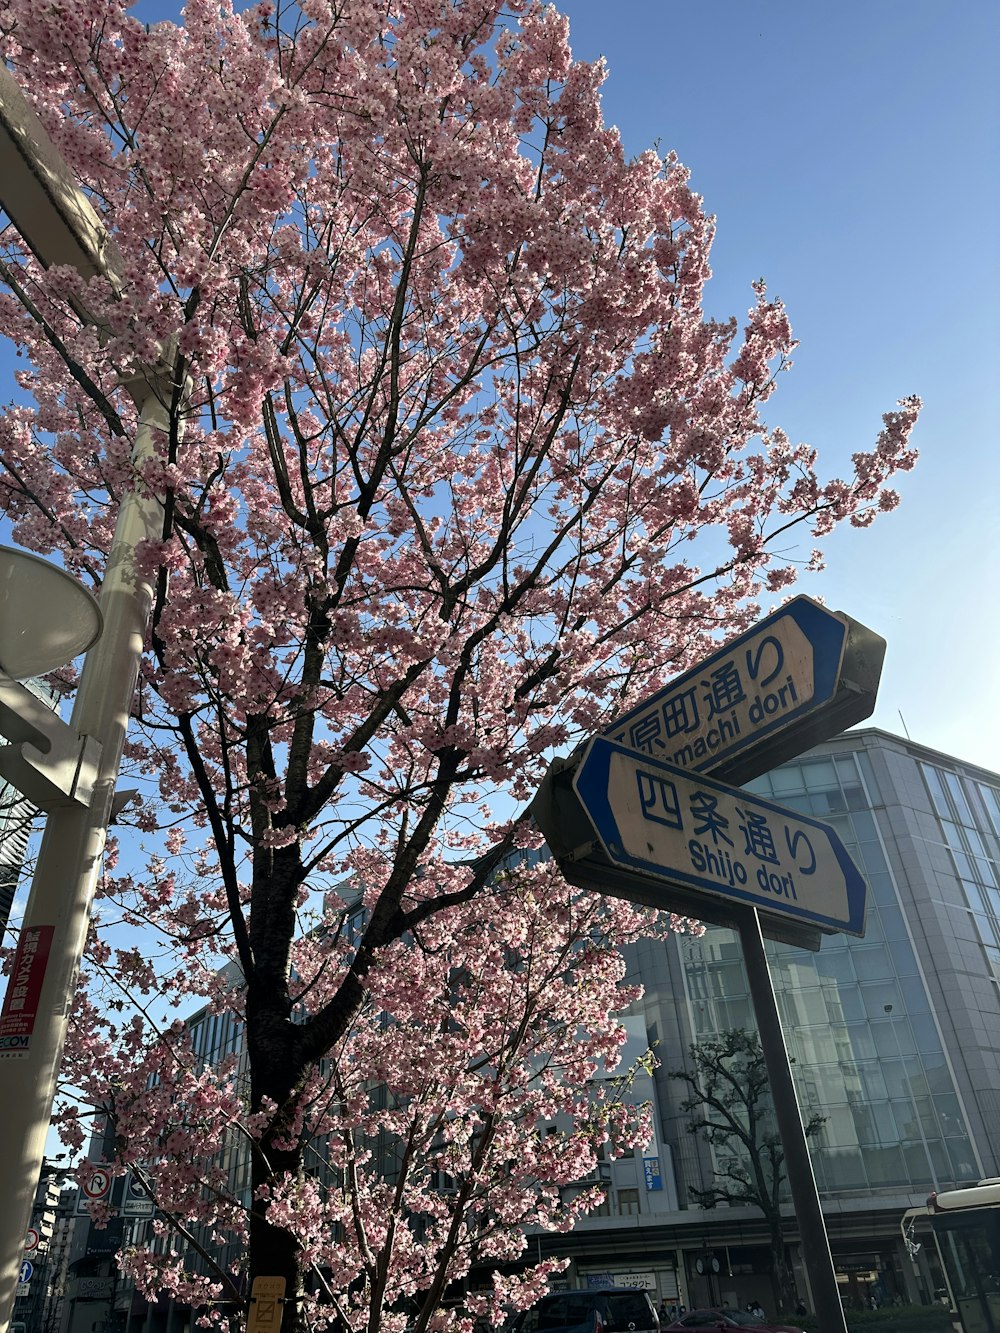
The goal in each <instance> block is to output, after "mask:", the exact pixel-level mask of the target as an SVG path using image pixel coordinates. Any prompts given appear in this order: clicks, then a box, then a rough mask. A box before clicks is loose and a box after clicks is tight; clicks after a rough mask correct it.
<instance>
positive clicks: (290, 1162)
mask: <svg viewBox="0 0 1000 1333" xmlns="http://www.w3.org/2000/svg"><path fill="white" fill-rule="evenodd" d="M247 1051H248V1056H249V1061H250V1105H251V1110H252V1111H255V1112H256V1111H259V1110H260V1109H261V1107H262V1105H263V1104H264V1102H265V1101H267V1102H268V1103H272V1102H273V1103H275V1104H276V1105H277V1106H278V1107H285V1108H286V1111H287V1109H288V1107H289V1104H290V1099H292V1098H293V1096H294V1094H295V1091H296V1089H297V1087H298V1085H299V1082H300V1080H301V1077H302V1073H303V1062H302V1058H301V1054H300V1052H299V1042H298V1041H297V1039H296V1028H295V1024H293V1023H291V1022H290V1021H289V1020H288V1019H287V1018H284V1017H282V1016H280V1015H278V1014H276V1013H275V1012H274V1008H273V1006H272V1005H268V1004H266V1003H265V1005H264V1006H263V1007H260V1006H258V1005H256V1004H255V1003H254V1002H253V1000H252V998H251V997H250V996H249V995H248V1004H247ZM276 1141H277V1143H278V1144H280V1145H281V1146H280V1147H279V1146H275V1143H276ZM303 1170H304V1148H303V1145H302V1144H301V1143H300V1142H298V1140H297V1139H296V1138H295V1137H294V1135H293V1136H292V1138H291V1139H286V1130H285V1126H284V1123H283V1118H281V1119H279V1122H278V1123H277V1124H273V1125H272V1126H271V1127H270V1128H269V1129H268V1131H267V1132H266V1133H265V1134H264V1135H263V1136H262V1139H261V1142H260V1145H259V1146H258V1147H255V1148H254V1149H253V1150H252V1152H251V1172H250V1181H251V1187H252V1190H253V1196H252V1197H253V1204H252V1209H251V1214H250V1250H249V1254H250V1271H249V1285H248V1289H247V1295H248V1297H249V1295H250V1286H252V1284H253V1281H254V1279H255V1278H258V1277H283V1278H284V1279H285V1303H284V1306H283V1307H282V1316H281V1333H297V1331H298V1330H300V1329H301V1327H302V1323H301V1317H300V1316H301V1308H302V1307H301V1300H300V1298H301V1296H302V1294H303V1290H304V1281H303V1273H302V1269H301V1264H300V1261H299V1245H298V1242H297V1241H296V1240H295V1239H294V1237H293V1236H292V1235H290V1233H289V1232H288V1231H286V1230H285V1228H284V1227H279V1226H273V1225H272V1224H271V1223H270V1222H269V1221H268V1220H267V1212H266V1204H265V1203H262V1202H259V1201H258V1190H259V1189H260V1188H261V1187H262V1186H263V1185H266V1184H269V1183H270V1182H271V1181H272V1180H275V1179H285V1178H287V1177H289V1176H291V1177H292V1178H294V1179H298V1178H299V1177H300V1176H301V1175H302V1172H303ZM275 1333H277V1330H275Z"/></svg>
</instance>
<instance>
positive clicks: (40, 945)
mask: <svg viewBox="0 0 1000 1333" xmlns="http://www.w3.org/2000/svg"><path fill="white" fill-rule="evenodd" d="M52 932H53V927H52V926H25V927H24V929H23V930H22V931H21V938H20V940H19V941H18V945H17V952H16V953H15V955H14V966H13V967H12V968H11V971H10V979H9V980H8V982H7V994H6V996H5V997H4V1002H3V1012H2V1013H0V1060H10V1059H17V1057H18V1056H22V1055H27V1054H28V1048H29V1046H30V1044H31V1034H32V1033H33V1032H34V1030H35V1019H36V1018H37V1017H38V1002H39V1000H40V999H41V994H42V982H43V981H44V980H45V969H46V967H47V966H48V961H49V950H50V949H51V948H52Z"/></svg>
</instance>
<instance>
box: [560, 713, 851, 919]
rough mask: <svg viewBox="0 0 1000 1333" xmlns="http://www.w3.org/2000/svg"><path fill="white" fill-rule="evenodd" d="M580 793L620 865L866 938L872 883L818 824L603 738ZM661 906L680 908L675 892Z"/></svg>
mask: <svg viewBox="0 0 1000 1333" xmlns="http://www.w3.org/2000/svg"><path fill="white" fill-rule="evenodd" d="M573 788H574V790H575V792H576V795H577V798H578V800H579V801H580V804H581V806H582V808H583V811H584V813H585V815H586V817H587V819H588V821H589V822H590V824H591V825H592V827H593V829H594V832H595V833H596V834H597V837H598V839H599V840H600V843H601V845H602V847H603V849H604V853H605V855H606V856H607V858H608V860H609V861H610V862H611V863H612V865H614V866H618V867H621V868H622V869H624V870H626V871H630V872H634V873H635V874H636V876H637V877H640V878H643V879H646V880H649V879H653V880H660V881H663V883H664V885H665V886H669V885H674V886H676V887H678V888H684V889H694V890H696V891H698V893H705V894H711V895H712V896H713V897H715V898H724V899H730V900H735V901H737V902H742V903H749V904H751V905H752V906H754V907H756V908H758V909H759V910H760V911H761V912H765V913H769V914H772V915H777V916H780V917H786V918H787V917H793V918H796V919H798V920H799V921H801V922H805V923H809V924H811V925H813V926H816V927H817V928H818V929H820V930H826V931H844V932H846V933H847V934H849V935H863V934H864V926H865V899H866V888H865V881H864V879H863V877H862V875H861V873H860V871H859V870H858V869H857V867H856V866H855V864H854V862H853V861H852V860H851V858H850V856H849V855H848V854H847V851H846V849H845V847H844V845H843V843H842V842H841V841H840V839H839V838H838V837H837V834H836V833H835V832H834V830H833V829H832V828H830V827H828V826H827V825H826V824H823V823H821V822H820V821H819V820H816V819H810V818H809V817H808V816H807V815H800V814H798V813H797V812H795V811H792V810H785V809H784V808H783V807H782V806H780V805H775V804H774V803H773V802H771V801H765V800H762V799H761V798H760V797H759V796H751V795H750V794H749V792H745V791H741V790H740V789H739V788H738V787H730V786H727V785H726V784H724V783H722V782H718V781H717V780H716V779H714V778H708V777H705V776H704V775H694V774H691V773H686V772H685V771H684V769H683V768H679V767H677V765H676V764H667V763H664V762H663V761H662V760H659V759H654V758H652V757H647V756H645V755H642V754H637V753H636V751H635V750H633V749H630V748H628V747H626V746H624V745H617V744H615V743H613V742H612V741H607V740H603V739H601V738H597V739H595V740H592V741H590V742H589V744H588V745H587V747H586V749H585V751H584V754H583V759H582V760H581V762H580V765H579V767H578V768H577V770H576V774H575V776H574V778H573ZM662 906H663V907H664V908H665V909H666V910H675V909H674V908H672V907H671V905H670V902H669V889H668V888H667V887H665V889H664V894H663V903H662Z"/></svg>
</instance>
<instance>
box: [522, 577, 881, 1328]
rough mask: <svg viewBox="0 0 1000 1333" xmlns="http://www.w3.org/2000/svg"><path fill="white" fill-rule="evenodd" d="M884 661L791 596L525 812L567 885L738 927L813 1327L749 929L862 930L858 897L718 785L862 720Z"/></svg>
mask: <svg viewBox="0 0 1000 1333" xmlns="http://www.w3.org/2000/svg"><path fill="white" fill-rule="evenodd" d="M884 655H885V641H884V640H883V639H881V638H880V637H879V636H878V635H877V634H874V633H873V632H872V631H871V630H869V629H867V628H866V627H865V626H864V625H861V624H859V623H858V622H857V621H855V620H852V619H851V618H850V617H849V616H846V615H844V614H843V613H842V612H839V611H837V612H833V611H827V610H826V609H825V608H824V607H822V606H820V605H819V604H818V603H816V602H814V601H812V600H811V599H810V598H808V597H797V598H795V599H794V600H793V601H791V602H789V603H788V605H787V606H784V607H782V608H781V610H780V611H777V612H775V614H774V615H772V616H769V617H768V618H767V619H766V620H763V621H761V622H760V623H759V624H758V625H755V626H754V627H753V628H752V629H750V630H748V631H747V632H746V633H745V634H742V635H740V636H739V637H738V638H736V639H734V640H733V641H732V642H731V643H729V644H727V646H726V647H725V648H723V649H721V650H720V651H719V652H717V653H715V654H713V655H712V656H711V657H709V658H707V659H706V660H705V661H704V662H702V663H700V665H698V666H697V667H695V668H693V669H692V670H691V671H688V672H686V673H685V674H684V675H682V676H680V677H678V678H677V679H676V680H673V681H671V683H670V684H669V685H668V686H666V687H665V688H664V689H662V690H660V691H658V692H657V693H656V694H654V695H653V696H652V697H651V698H649V699H647V700H646V701H645V702H644V703H642V704H639V705H637V706H636V707H635V708H633V709H631V710H630V711H629V712H628V713H625V714H624V715H623V716H621V717H620V718H617V719H616V720H615V721H614V722H613V723H611V725H609V726H608V727H606V728H605V730H604V733H603V736H602V737H598V738H595V739H593V740H591V741H589V742H588V743H587V745H586V746H584V747H581V749H580V750H579V751H577V753H576V754H575V755H573V756H572V757H571V758H570V759H568V760H556V761H555V762H554V763H553V764H552V765H551V766H550V768H549V771H548V773H547V774H546V776H545V779H544V781H543V782H542V785H541V787H540V788H539V790H538V793H537V794H536V796H535V799H534V801H533V802H532V807H531V808H532V814H533V816H534V818H535V821H536V823H537V824H538V827H539V828H540V829H541V831H542V833H543V834H544V836H545V839H546V842H547V843H548V845H549V848H550V850H551V852H552V854H553V856H554V857H555V859H556V860H557V862H558V863H559V866H560V869H561V870H562V872H563V875H564V876H565V878H566V879H567V880H568V881H569V883H571V884H575V885H578V886H579V887H581V888H585V889H590V890H593V891H594V892H597V893H602V894H612V895H615V896H618V897H622V898H627V899H629V900H630V901H632V902H640V903H647V904H649V905H650V906H652V907H656V908H659V909H661V910H663V911H669V912H677V913H679V914H680V915H683V916H690V917H694V918H695V919H696V920H699V921H707V922H710V923H712V924H715V925H721V926H728V927H730V928H731V929H733V930H736V931H737V932H738V933H739V936H740V940H741V943H742V947H743V958H744V963H745V966H746V970H747V978H748V981H749V985H750V994H751V998H752V1001H753V1005H754V1010H755V1013H756V1016H757V1026H758V1032H759V1035H760V1042H761V1048H762V1051H763V1055H764V1061H765V1064H766V1066H767V1072H768V1079H769V1082H770V1086H771V1094H772V1097H773V1100H774V1108H775V1115H776V1117H777V1121H778V1129H779V1132H780V1134H781V1141H782V1145H783V1147H784V1150H785V1162H786V1166H787V1170H788V1181H789V1185H790V1187H791V1191H792V1200H793V1203H794V1205H795V1212H796V1217H797V1220H798V1225H799V1235H800V1237H801V1241H802V1252H803V1260H804V1264H805V1269H806V1275H807V1280H808V1282H809V1287H810V1295H811V1297H812V1301H813V1308H814V1309H815V1310H816V1313H817V1316H818V1321H819V1328H820V1333H846V1323H845V1320H844V1311H843V1306H842V1305H841V1301H840V1296H839V1292H838V1289H837V1279H836V1273H835V1271H834V1267H833V1259H832V1256H831V1254H830V1244H829V1239H828V1237H827V1234H826V1227H825V1224H824V1221H823V1211H822V1207H821V1204H820V1200H819V1194H818V1192H817V1190H816V1181H815V1178H814V1176H813V1171H812V1163H811V1161H810V1158H809V1150H808V1146H807V1144H806V1138H805V1132H804V1130H803V1127H802V1119H801V1115H800V1113H799V1109H798V1102H797V1100H796V1097H795V1086H794V1083H793V1081H792V1075H791V1068H790V1066H789V1062H788V1052H787V1050H786V1049H785V1043H784V1036H783V1034H782V1031H781V1023H780V1021H779V1017H778V1010H777V1004H776V1002H775V997H774V988H773V985H772V982H771V976H770V972H769V971H768V966H767V958H766V955H765V953H764V943H763V938H762V932H763V934H767V935H768V936H770V937H771V938H773V939H779V940H783V941H785V942H787V943H790V944H794V945H797V946H799V947H804V948H809V949H818V948H819V944H820V939H821V936H822V935H823V934H824V933H833V932H845V933H847V934H851V935H859V936H860V935H863V934H864V928H865V901H866V886H865V882H864V879H863V877H862V875H861V874H860V872H859V871H858V869H857V867H856V866H855V865H854V863H853V861H852V860H851V858H850V856H849V855H848V854H847V851H846V850H845V848H844V846H843V844H842V842H841V841H840V839H839V837H838V836H837V834H836V832H835V831H834V830H833V829H832V828H830V827H829V826H828V825H826V824H823V823H821V822H820V821H819V820H815V819H810V818H809V817H808V816H805V815H801V814H799V813H798V812H796V811H792V810H786V809H784V808H783V807H781V806H779V805H775V804H774V802H772V801H765V800H762V799H761V798H760V797H757V796H753V795H751V794H750V793H749V792H745V791H741V790H740V789H739V788H738V787H732V786H729V785H727V784H728V783H729V782H746V781H749V780H750V779H751V778H755V777H758V776H760V774H762V773H766V772H767V771H768V770H769V769H771V768H774V767H776V766H777V765H778V764H781V763H784V762H785V761H786V760H788V759H792V758H794V757H795V756H797V755H799V754H801V753H802V752H803V751H804V750H808V749H809V748H810V747H811V746H813V745H817V744H819V743H820V742H822V741H824V740H829V738H830V737H831V736H835V735H837V734H838V733H839V732H841V731H843V730H844V729H845V728H846V727H849V726H853V725H854V724H855V723H856V722H860V721H862V720H863V719H864V718H866V717H868V716H869V715H870V714H871V712H872V710H873V709H874V707H875V696H876V692H877V689H878V681H879V676H880V674H881V670H882V660H883V657H884ZM720 778H721V779H724V781H719V779H720Z"/></svg>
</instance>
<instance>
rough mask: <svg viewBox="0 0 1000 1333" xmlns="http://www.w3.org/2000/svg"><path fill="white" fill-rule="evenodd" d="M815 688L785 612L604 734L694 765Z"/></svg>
mask: <svg viewBox="0 0 1000 1333" xmlns="http://www.w3.org/2000/svg"><path fill="white" fill-rule="evenodd" d="M813 693H814V664H813V650H812V646H811V644H810V642H809V640H808V639H807V638H806V636H805V635H804V634H803V633H802V631H801V630H800V629H799V627H798V626H797V625H796V624H795V622H794V621H793V620H792V619H791V618H788V617H785V618H778V619H776V620H774V621H773V622H772V623H771V624H770V625H769V626H768V627H767V628H766V629H762V630H761V632H760V633H758V634H755V635H751V636H750V637H748V638H744V639H743V640H741V642H740V643H739V644H738V645H737V646H735V647H734V648H733V650H732V651H731V652H730V653H728V654H720V655H719V656H718V657H716V658H713V659H711V660H710V661H709V662H708V663H706V664H705V669H704V670H703V671H701V672H693V673H688V675H686V676H683V677H682V678H681V679H680V680H679V681H678V682H677V686H676V688H674V689H668V690H665V691H663V692H662V693H660V694H658V695H656V696H654V698H653V699H651V700H650V701H649V704H648V705H647V706H644V707H641V708H638V709H636V710H635V711H634V712H633V713H631V714H629V715H627V716H626V718H625V719H623V721H622V722H621V723H620V724H618V725H616V726H613V727H611V728H610V729H609V730H608V732H607V733H606V735H607V737H608V739H609V740H615V741H618V742H619V743H620V744H622V745H627V746H629V748H630V749H633V750H639V751H641V752H643V753H644V754H650V755H654V756H655V757H656V758H658V759H663V760H665V761H667V762H668V763H672V764H677V765H678V766H679V767H681V768H698V767H702V766H704V764H705V763H706V762H710V761H711V759H712V758H713V757H714V756H715V755H716V754H719V753H723V752H725V751H727V750H729V749H732V748H739V747H740V746H741V745H742V743H743V742H744V741H745V740H746V738H747V737H748V736H749V735H751V734H752V733H754V732H755V731H757V730H760V729H761V728H767V727H768V726H770V725H771V724H772V723H774V722H776V721H780V720H781V719H782V718H784V717H786V716H788V715H790V714H794V713H796V712H798V711H799V710H800V709H801V708H802V707H803V706H804V705H805V704H807V703H809V701H810V700H811V699H812V697H813Z"/></svg>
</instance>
